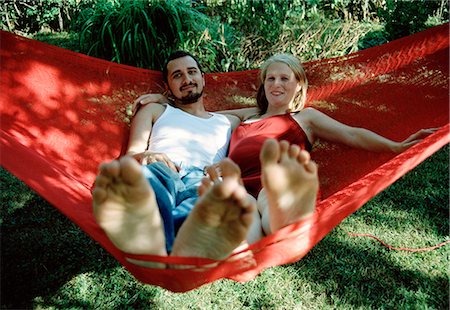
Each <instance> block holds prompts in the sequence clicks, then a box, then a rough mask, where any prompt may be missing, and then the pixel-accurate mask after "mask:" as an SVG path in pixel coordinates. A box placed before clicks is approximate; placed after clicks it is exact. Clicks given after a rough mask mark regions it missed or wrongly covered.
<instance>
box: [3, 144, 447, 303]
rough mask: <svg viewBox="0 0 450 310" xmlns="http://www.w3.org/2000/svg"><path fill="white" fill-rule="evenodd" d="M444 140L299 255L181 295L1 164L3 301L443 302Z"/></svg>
mask: <svg viewBox="0 0 450 310" xmlns="http://www.w3.org/2000/svg"><path fill="white" fill-rule="evenodd" d="M448 159H449V148H448V147H445V148H443V149H442V150H440V151H439V152H437V153H436V154H435V155H433V156H432V157H430V158H429V159H428V160H426V161H425V162H424V163H422V164H421V165H420V166H419V167H418V168H416V169H414V170H413V171H411V172H410V173H408V174H407V175H405V176H404V177H403V178H402V179H401V180H399V181H398V182H396V183H395V184H394V185H392V186H391V187H390V188H389V189H387V190H386V191H384V192H383V193H381V194H380V195H378V196H376V197H375V198H373V199H372V200H371V201H370V202H369V203H367V204H366V205H365V206H363V207H362V208H361V209H360V210H359V211H357V212H356V213H355V214H353V215H351V216H350V217H348V218H347V219H346V220H344V221H343V222H342V223H341V224H340V225H339V226H338V227H337V228H336V229H334V230H333V231H332V232H331V233H330V234H329V235H327V236H326V237H325V239H324V240H322V241H321V242H320V243H319V244H318V245H317V246H316V247H315V248H313V249H312V251H310V253H309V254H308V255H307V256H306V257H305V258H304V259H302V260H300V261H299V262H297V263H294V264H290V265H285V266H278V267H274V268H270V269H268V270H266V271H264V272H263V273H262V274H261V275H259V276H258V277H257V278H256V279H254V280H252V281H250V282H248V283H244V284H241V283H236V282H233V281H230V280H220V281H217V282H215V283H211V284H208V285H205V286H203V287H201V288H198V289H196V290H193V291H190V292H188V293H185V294H175V293H171V292H168V291H166V290H165V289H162V288H159V287H154V286H149V285H143V284H141V283H139V282H137V281H136V280H135V279H134V278H133V277H132V276H131V275H130V274H128V273H127V271H125V269H124V268H123V267H122V266H121V265H119V264H118V263H117V262H116V261H115V260H114V259H113V258H112V257H111V256H110V255H109V254H108V253H106V252H105V251H104V250H103V249H102V248H101V247H100V246H99V245H97V244H96V243H95V242H94V241H92V239H90V238H89V237H88V236H87V235H86V234H84V233H83V232H82V231H81V230H80V229H79V228H77V227H76V226H75V225H74V224H73V223H71V222H70V221H69V220H67V219H66V218H65V217H64V216H62V215H61V214H60V213H59V212H58V211H57V210H56V209H55V208H53V207H52V206H50V205H49V204H48V203H47V202H46V201H44V200H43V199H42V198H40V197H39V196H38V195H36V194H34V193H33V192H32V191H30V190H29V189H28V187H27V186H26V185H24V184H23V183H22V182H20V181H18V180H17V179H16V178H14V177H13V176H11V175H10V174H9V173H8V172H7V171H5V170H3V169H2V170H1V171H0V172H1V173H0V178H1V182H2V191H1V197H2V212H1V223H2V224H1V225H2V227H1V229H2V232H1V235H2V243H1V246H2V249H1V267H2V269H1V275H2V276H1V277H2V285H1V307H2V308H5V309H18V308H19V309H22V308H26V309H28V308H34V309H330V308H333V309H378V308H383V309H448V307H449V299H448V288H449V280H448V279H449V270H448V255H449V246H448V245H447V246H444V247H441V248H438V249H436V250H434V251H430V252H420V253H409V252H400V251H391V250H388V249H387V248H385V247H383V246H381V245H380V244H379V243H377V242H376V241H374V240H373V239H369V238H362V237H351V236H349V235H348V234H347V232H358V233H371V234H374V235H376V236H378V237H380V238H381V239H383V240H384V241H386V242H387V243H389V244H391V245H393V246H398V247H413V248H416V247H427V246H432V245H435V244H438V243H440V242H443V241H445V240H448V238H449V236H448V235H449V232H448V227H449V219H448V218H449V210H448V201H449V192H448V185H449V173H448V171H449V166H448Z"/></svg>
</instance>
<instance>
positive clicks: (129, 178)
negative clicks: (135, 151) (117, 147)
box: [119, 156, 144, 184]
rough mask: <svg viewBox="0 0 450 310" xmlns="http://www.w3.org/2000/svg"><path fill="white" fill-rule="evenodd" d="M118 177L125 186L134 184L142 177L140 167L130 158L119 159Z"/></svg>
mask: <svg viewBox="0 0 450 310" xmlns="http://www.w3.org/2000/svg"><path fill="white" fill-rule="evenodd" d="M119 163H120V176H121V177H122V179H123V181H124V182H125V183H127V184H135V183H137V182H139V181H140V180H141V178H142V177H143V176H144V174H143V172H142V167H141V165H140V164H139V163H138V162H137V161H136V160H135V159H134V158H132V157H130V156H124V157H122V158H120V160H119Z"/></svg>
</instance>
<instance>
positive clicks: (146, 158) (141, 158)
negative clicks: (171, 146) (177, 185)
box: [133, 151, 181, 172]
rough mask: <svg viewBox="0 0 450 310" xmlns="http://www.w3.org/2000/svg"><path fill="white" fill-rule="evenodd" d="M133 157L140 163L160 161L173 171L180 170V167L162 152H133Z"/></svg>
mask: <svg viewBox="0 0 450 310" xmlns="http://www.w3.org/2000/svg"><path fill="white" fill-rule="evenodd" d="M133 157H134V159H136V160H137V161H138V162H139V163H140V164H141V165H149V164H153V163H156V162H162V163H164V164H166V165H167V167H169V168H170V169H172V170H173V171H175V172H178V171H180V169H181V167H179V166H176V165H175V164H174V163H173V162H172V161H171V160H170V159H169V157H167V155H166V154H164V153H153V152H150V151H145V152H142V153H137V154H133Z"/></svg>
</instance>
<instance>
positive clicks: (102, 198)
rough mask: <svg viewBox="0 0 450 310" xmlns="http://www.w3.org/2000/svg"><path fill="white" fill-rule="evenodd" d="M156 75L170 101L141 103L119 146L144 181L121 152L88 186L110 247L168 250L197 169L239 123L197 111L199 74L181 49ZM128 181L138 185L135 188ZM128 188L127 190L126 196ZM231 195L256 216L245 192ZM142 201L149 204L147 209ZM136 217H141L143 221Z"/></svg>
mask: <svg viewBox="0 0 450 310" xmlns="http://www.w3.org/2000/svg"><path fill="white" fill-rule="evenodd" d="M163 74H164V80H165V82H166V84H167V88H168V94H169V98H171V100H172V103H171V105H169V104H167V105H161V104H156V103H155V104H147V105H145V106H142V108H141V109H140V111H139V113H137V114H136V116H135V117H134V118H133V122H132V126H131V130H130V139H129V145H128V150H127V155H128V156H132V157H134V158H135V159H136V160H137V161H139V162H140V163H141V164H142V165H143V168H142V169H143V170H142V171H143V175H144V176H145V178H146V179H147V180H148V182H147V183H149V184H150V186H148V184H145V183H144V184H145V185H144V184H141V183H142V182H141V181H142V178H141V176H140V171H139V169H140V167H139V168H138V166H136V165H135V163H134V162H133V161H130V158H127V157H125V158H123V159H121V160H119V161H113V162H111V163H109V164H104V165H102V166H101V168H100V175H99V176H98V177H97V180H96V187H95V189H94V192H93V197H94V214H95V216H96V219H97V221H98V223H99V225H100V226H101V227H102V228H103V229H104V230H105V232H106V233H107V235H108V236H109V238H110V239H111V240H112V241H113V242H114V243H115V244H116V246H118V247H119V248H120V249H121V250H123V251H124V252H128V253H133V254H155V255H167V254H168V253H171V252H172V246H173V242H174V239H175V236H176V234H177V231H178V229H179V228H180V227H181V225H182V224H183V222H184V221H185V219H186V217H187V216H188V215H189V213H190V212H191V210H192V208H193V207H194V205H195V203H196V201H197V198H198V194H197V188H198V186H199V185H200V182H201V180H202V178H203V177H204V167H206V166H210V165H212V164H214V163H217V162H219V161H220V160H221V159H223V158H224V157H225V156H226V152H227V149H228V144H229V140H230V135H231V130H232V128H234V127H236V126H237V124H238V123H239V119H238V118H237V117H234V116H227V117H225V116H223V115H220V114H216V113H210V112H208V111H206V110H205V107H204V105H203V89H204V85H205V80H204V75H203V72H202V70H201V67H200V65H199V62H198V61H197V59H196V58H195V57H194V56H192V55H191V54H189V53H187V52H183V51H178V52H175V53H174V54H172V55H171V56H170V57H169V59H168V60H167V64H166V66H165V69H164V71H163ZM154 96H155V97H154V99H155V102H156V101H158V102H161V101H166V100H167V99H166V98H165V97H164V96H161V95H154ZM138 100H139V99H138ZM147 100H148V96H147ZM228 166H229V165H228ZM228 166H227V165H225V167H224V169H225V171H227V169H228V170H230V168H227V167H228ZM234 173H235V172H233V174H234ZM136 175H139V176H136ZM130 178H131V179H130ZM233 178H234V179H237V178H236V177H234V176H233ZM136 180H138V183H139V185H138V186H137V187H138V188H135V187H136V186H135V185H136V184H135V183H136V182H137V181H136ZM226 182H231V181H226ZM231 183H233V185H232V188H234V189H238V192H239V193H242V192H245V190H243V187H242V186H241V185H239V186H238V184H237V183H236V182H235V181H232V182H231ZM235 183H236V184H235ZM146 185H147V186H146ZM149 189H150V193H151V195H148V192H149ZM124 192H127V193H125V194H124ZM131 192H132V193H133V195H132V196H129V195H127V194H128V193H131ZM142 192H145V194H144V195H142ZM219 192H220V190H219ZM221 195H222V194H221ZM233 195H236V194H235V193H234V190H232V191H231V192H230V193H227V194H226V197H221V198H220V199H222V198H225V200H227V199H229V198H230V199H231V196H232V197H233V198H232V199H236V197H235V196H233ZM213 196H214V195H213ZM228 196H230V197H228ZM238 196H239V199H238V200H240V204H241V207H242V208H243V207H244V206H245V208H247V209H248V210H247V209H246V210H244V211H246V212H247V211H249V212H250V213H252V212H253V213H254V216H255V217H256V218H257V214H256V213H255V212H254V211H255V208H254V202H253V201H251V200H249V199H250V198H248V197H245V195H244V196H243V197H245V198H242V195H238ZM143 197H144V198H143ZM213 199H215V198H213ZM248 200H249V201H248ZM227 203H228V202H227ZM221 204H223V202H221ZM137 205H142V207H136V206H137ZM144 205H145V207H144ZM148 205H151V206H152V207H151V208H147V207H148ZM239 208H240V207H238V209H239ZM134 211H136V212H134ZM241 211H242V210H241ZM246 212H244V213H246ZM142 217H146V218H147V219H148V221H147V223H146V222H145V221H142V220H141V219H142ZM250 218H251V217H250ZM118 219H123V221H119V220H118ZM148 222H151V223H152V225H149V224H148ZM250 222H251V221H250ZM136 223H138V224H136ZM256 225H257V224H256ZM144 236H145V237H144ZM148 236H152V237H151V238H149V237H148ZM259 237H260V236H259ZM133 239H136V240H135V241H132V240H133ZM143 239H145V240H143ZM130 240H131V241H130ZM241 241H242V240H240V241H239V242H241ZM255 241H256V240H255ZM164 244H165V245H164ZM162 245H164V246H162ZM233 246H234V245H233ZM196 252H199V251H196ZM191 254H193V253H191ZM199 254H200V253H199ZM202 254H203V256H207V257H208V256H209V257H211V256H212V258H217V257H216V255H210V254H208V253H202Z"/></svg>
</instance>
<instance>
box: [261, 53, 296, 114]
mask: <svg viewBox="0 0 450 310" xmlns="http://www.w3.org/2000/svg"><path fill="white" fill-rule="evenodd" d="M300 89H301V86H300V83H299V82H298V81H297V79H296V78H295V75H294V72H293V71H292V70H291V68H289V66H288V65H286V64H284V63H282V62H276V63H273V64H271V65H270V66H269V67H268V68H267V72H266V78H265V80H264V91H265V93H266V97H267V101H268V103H269V106H270V107H274V108H286V109H288V108H290V106H291V103H292V102H293V100H294V98H295V95H296V94H297V93H298V92H299V91H300Z"/></svg>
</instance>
